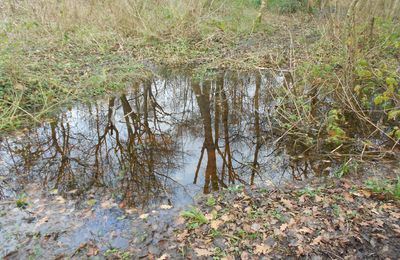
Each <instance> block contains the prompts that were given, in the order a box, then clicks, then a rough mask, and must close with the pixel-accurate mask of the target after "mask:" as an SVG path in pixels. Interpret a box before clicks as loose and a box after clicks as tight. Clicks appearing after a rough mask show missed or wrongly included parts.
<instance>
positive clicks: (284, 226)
mask: <svg viewBox="0 0 400 260" xmlns="http://www.w3.org/2000/svg"><path fill="white" fill-rule="evenodd" d="M288 226H289V225H288V224H287V223H285V224H282V225H281V227H280V228H279V229H280V230H281V231H282V232H284V231H285V230H286V229H287V228H288Z"/></svg>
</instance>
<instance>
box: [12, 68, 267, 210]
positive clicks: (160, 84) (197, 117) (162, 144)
mask: <svg viewBox="0 0 400 260" xmlns="http://www.w3.org/2000/svg"><path fill="white" fill-rule="evenodd" d="M265 78H266V77H264V76H262V75H261V74H260V73H257V74H256V75H255V76H254V75H240V74H235V73H230V72H223V73H219V74H218V75H217V77H216V78H215V80H206V81H203V82H200V81H197V80H194V79H191V78H190V77H189V78H188V77H179V78H178V79H176V78H173V79H166V80H160V79H157V78H155V79H154V80H152V81H150V80H149V81H144V82H142V83H141V84H137V85H135V86H134V87H133V88H131V89H130V92H129V93H127V94H121V95H119V96H114V97H111V98H109V100H108V104H107V105H105V104H104V105H102V104H101V102H99V103H96V104H94V105H92V106H89V108H88V107H83V108H82V106H78V107H77V108H76V109H73V110H71V111H67V112H65V113H62V114H61V115H60V116H59V117H58V118H57V119H56V120H54V121H53V122H51V123H50V124H49V125H45V126H44V127H42V128H39V129H38V130H36V131H32V133H31V134H30V136H29V137H28V138H29V140H24V142H20V144H19V145H18V144H16V147H10V149H8V150H9V151H10V152H9V154H11V155H12V156H14V157H16V158H17V159H15V160H16V163H13V165H19V167H17V170H16V171H15V172H17V175H19V176H25V177H26V176H30V177H29V178H34V177H39V178H40V180H41V181H42V182H43V184H44V185H46V186H48V187H50V188H53V187H55V188H57V189H58V190H59V191H60V192H68V191H71V190H77V192H78V193H79V192H80V193H84V192H85V191H86V190H88V189H90V188H92V187H102V186H105V187H109V188H113V189H114V191H117V192H118V193H119V197H120V199H121V200H122V201H123V203H124V204H130V205H137V204H144V203H146V202H148V201H150V200H152V199H154V198H155V197H157V195H159V194H165V191H166V190H167V189H168V187H166V182H165V180H166V179H168V178H169V175H168V174H169V173H171V171H173V170H175V169H176V167H177V164H176V163H175V161H176V160H175V159H176V158H178V154H181V153H180V152H179V149H180V148H181V147H180V146H179V144H180V143H179V138H183V136H184V135H190V136H192V137H195V138H196V139H197V140H198V138H199V136H200V138H201V140H202V141H201V142H202V143H203V145H202V147H198V148H199V149H201V150H200V153H199V154H198V155H197V156H198V158H195V159H194V160H198V161H197V167H196V168H195V169H193V174H194V175H195V176H194V183H197V182H199V179H200V178H199V176H204V178H201V180H202V181H203V180H204V186H203V191H204V193H209V192H211V191H216V190H218V189H220V188H221V187H226V186H227V185H229V184H233V183H235V182H240V183H245V184H254V183H255V182H256V180H257V177H261V175H262V174H261V173H263V172H266V171H268V170H269V168H271V167H270V165H269V161H268V160H266V149H263V147H264V148H265V147H266V145H265V138H264V137H265V134H264V133H265V131H266V122H265V121H266V118H267V117H266V116H265V111H267V110H268V106H269V105H268V104H267V102H266V95H265V94H264V93H265V92H266V87H267V83H268V81H266V79H265ZM199 133H201V134H199ZM17 143H18V142H17ZM182 152H183V153H185V151H182ZM204 160H206V162H205V163H203V161H204ZM202 165H205V167H204V168H202ZM179 166H181V165H179ZM203 170H204V172H203ZM25 177H23V178H25ZM21 178H22V177H21ZM25 179H26V178H25Z"/></svg>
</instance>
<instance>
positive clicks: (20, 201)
mask: <svg viewBox="0 0 400 260" xmlns="http://www.w3.org/2000/svg"><path fill="white" fill-rule="evenodd" d="M16 205H17V207H18V208H21V209H24V208H26V207H27V206H28V205H29V204H28V201H27V197H26V194H20V195H18V196H17V200H16Z"/></svg>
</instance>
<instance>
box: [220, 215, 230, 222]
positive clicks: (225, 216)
mask: <svg viewBox="0 0 400 260" xmlns="http://www.w3.org/2000/svg"><path fill="white" fill-rule="evenodd" d="M221 220H223V221H225V222H227V221H231V220H232V217H231V216H230V215H228V214H225V215H222V217H221Z"/></svg>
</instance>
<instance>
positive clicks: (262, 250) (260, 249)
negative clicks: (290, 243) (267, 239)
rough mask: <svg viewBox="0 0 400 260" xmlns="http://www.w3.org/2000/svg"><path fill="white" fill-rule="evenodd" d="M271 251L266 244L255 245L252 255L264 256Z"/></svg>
mask: <svg viewBox="0 0 400 260" xmlns="http://www.w3.org/2000/svg"><path fill="white" fill-rule="evenodd" d="M271 251H272V248H271V247H270V246H269V245H266V244H261V245H256V248H255V249H254V253H255V254H256V255H266V254H268V253H269V252H271Z"/></svg>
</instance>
